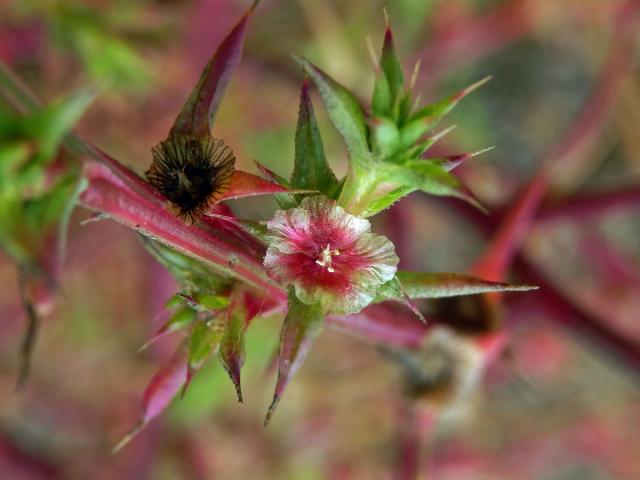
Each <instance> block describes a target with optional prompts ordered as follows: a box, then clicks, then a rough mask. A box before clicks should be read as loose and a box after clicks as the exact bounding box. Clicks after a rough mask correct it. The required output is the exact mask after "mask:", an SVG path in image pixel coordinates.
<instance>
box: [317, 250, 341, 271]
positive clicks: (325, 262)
mask: <svg viewBox="0 0 640 480" xmlns="http://www.w3.org/2000/svg"><path fill="white" fill-rule="evenodd" d="M332 255H336V256H337V255H340V250H337V249H336V250H333V251H332V250H331V245H329V244H328V243H327V246H326V247H324V249H323V250H322V252H320V258H319V259H317V260H316V263H317V264H318V265H320V266H321V267H326V269H327V272H329V273H333V272H335V269H334V268H333V266H332V265H331V263H332V260H333V259H332V258H331V256H332Z"/></svg>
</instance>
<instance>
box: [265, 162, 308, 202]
mask: <svg viewBox="0 0 640 480" xmlns="http://www.w3.org/2000/svg"><path fill="white" fill-rule="evenodd" d="M255 164H256V166H257V167H258V170H260V173H261V174H262V175H263V176H264V177H265V178H266V179H267V180H269V181H270V182H275V183H277V184H278V185H280V186H282V187H287V188H290V187H291V185H289V182H287V181H286V180H285V179H284V178H282V177H281V176H280V175H278V174H277V173H276V172H274V171H273V170H270V169H268V168H267V167H266V166H264V165H262V164H261V163H260V162H258V161H255ZM275 199H276V202H278V205H279V206H280V208H281V209H283V210H287V209H289V208H293V207H297V206H298V200H296V197H295V195H293V194H291V193H276V194H275Z"/></svg>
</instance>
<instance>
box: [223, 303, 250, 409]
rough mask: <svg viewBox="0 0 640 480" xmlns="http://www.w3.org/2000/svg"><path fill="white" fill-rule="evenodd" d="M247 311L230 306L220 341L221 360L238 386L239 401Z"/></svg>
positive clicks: (234, 383) (240, 398) (240, 399)
mask: <svg viewBox="0 0 640 480" xmlns="http://www.w3.org/2000/svg"><path fill="white" fill-rule="evenodd" d="M246 317H247V312H246V311H245V310H244V309H243V308H230V309H229V311H228V314H227V324H226V327H225V332H224V335H223V337H222V340H221V342H220V362H221V363H222V366H223V367H224V369H225V370H226V371H227V373H228V374H229V378H231V381H232V382H233V385H234V386H235V388H236V394H237V395H238V401H239V402H242V387H241V384H240V370H241V369H242V366H243V365H244V361H245V346H244V332H245V328H246V325H247V318H246Z"/></svg>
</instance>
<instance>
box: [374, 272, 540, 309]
mask: <svg viewBox="0 0 640 480" xmlns="http://www.w3.org/2000/svg"><path fill="white" fill-rule="evenodd" d="M396 277H397V280H399V281H400V282H399V283H398V281H397V280H396V279H394V280H390V281H389V282H387V283H385V284H384V285H383V286H382V287H381V288H380V290H379V291H378V296H377V298H376V302H381V301H384V300H397V301H402V299H403V298H404V294H405V293H406V295H408V296H409V298H412V299H418V298H444V297H455V296H459V295H476V294H480V293H490V292H524V291H527V290H535V289H537V288H538V287H535V286H531V285H510V284H507V283H499V282H490V281H488V280H483V279H481V278H477V277H473V276H470V275H461V274H457V273H443V272H430V273H426V272H405V271H400V272H398V273H397V275H396ZM400 284H401V285H402V288H404V291H402V289H401V287H400Z"/></svg>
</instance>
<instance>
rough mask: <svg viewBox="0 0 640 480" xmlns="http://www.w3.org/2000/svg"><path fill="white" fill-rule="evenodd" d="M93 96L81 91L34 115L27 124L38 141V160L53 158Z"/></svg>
mask: <svg viewBox="0 0 640 480" xmlns="http://www.w3.org/2000/svg"><path fill="white" fill-rule="evenodd" d="M93 97H94V94H93V93H92V92H90V91H89V90H83V91H80V92H79V93H77V94H75V95H74V96H73V97H71V98H68V99H66V100H62V101H57V102H55V103H54V104H52V105H50V106H48V107H45V108H44V109H43V110H41V111H40V112H38V113H36V114H35V115H34V116H33V117H32V119H31V120H30V122H29V130H30V131H31V132H32V134H33V137H34V138H36V139H37V140H38V146H39V148H38V150H39V157H40V158H39V159H40V160H43V161H49V160H51V159H52V158H53V156H54V154H55V153H56V150H57V149H58V146H59V145H60V143H61V142H62V140H63V138H64V136H65V135H66V134H67V133H69V131H70V130H71V129H72V128H73V127H74V125H75V124H76V123H77V122H78V120H79V119H80V117H81V116H82V114H83V113H84V111H85V110H86V108H87V107H88V105H89V104H90V103H91V100H92V99H93Z"/></svg>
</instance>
